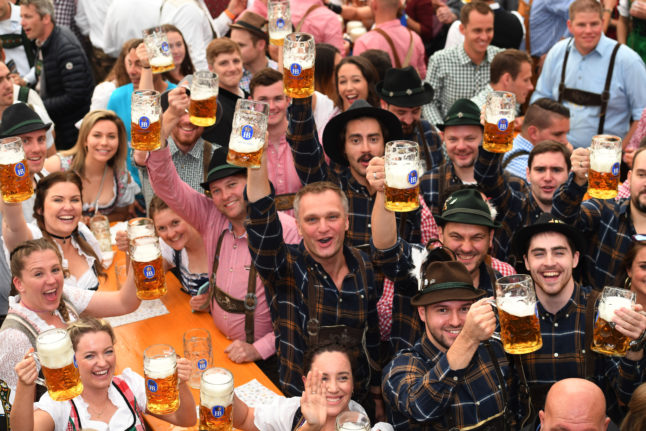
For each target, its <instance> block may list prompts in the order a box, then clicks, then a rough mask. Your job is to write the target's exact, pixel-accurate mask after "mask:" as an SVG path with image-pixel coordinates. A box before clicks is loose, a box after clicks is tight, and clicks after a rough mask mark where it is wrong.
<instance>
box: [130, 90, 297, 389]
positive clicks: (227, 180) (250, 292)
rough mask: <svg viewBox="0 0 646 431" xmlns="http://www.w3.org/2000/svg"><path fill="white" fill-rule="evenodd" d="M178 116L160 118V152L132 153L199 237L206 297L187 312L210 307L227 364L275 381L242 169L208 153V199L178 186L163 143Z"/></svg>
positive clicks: (289, 221) (221, 151)
mask: <svg viewBox="0 0 646 431" xmlns="http://www.w3.org/2000/svg"><path fill="white" fill-rule="evenodd" d="M181 95H183V96H184V97H186V95H185V94H183V93H182V94H181ZM172 105H173V104H172V103H171V106H172ZM183 115H184V111H183V110H174V109H172V108H171V109H169V110H168V111H167V112H166V113H164V119H163V123H162V124H163V127H162V142H164V144H163V145H162V149H160V150H158V151H152V152H150V153H140V152H138V151H135V157H138V158H139V157H140V159H144V160H145V163H146V166H147V168H148V175H149V178H150V184H151V185H152V187H153V190H154V191H155V193H156V194H157V196H159V197H160V198H161V199H162V200H163V201H164V202H166V204H168V206H169V207H170V208H171V209H173V211H175V212H177V214H180V215H181V216H182V218H184V219H185V220H186V221H188V222H189V223H190V224H191V225H193V227H195V229H197V230H198V232H200V234H202V237H203V238H204V244H205V248H206V258H207V259H208V262H213V264H212V266H211V267H210V269H209V276H210V289H209V293H207V294H202V295H197V296H195V297H193V298H192V299H191V307H192V308H193V309H196V310H199V309H201V308H203V307H208V306H209V305H210V307H211V316H212V317H213V321H214V323H215V325H216V326H217V327H218V329H220V330H221V331H222V332H223V333H224V334H225V335H226V336H227V337H229V338H230V339H232V340H234V341H233V343H232V344H231V345H229V346H228V347H227V348H226V350H225V352H226V353H227V354H228V356H229V359H231V360H232V361H234V362H237V363H242V362H250V361H256V363H257V365H258V366H259V367H260V368H261V369H262V370H263V371H264V372H265V373H266V374H268V375H269V376H270V378H275V376H276V374H277V369H278V366H277V364H276V362H275V360H276V359H275V356H274V352H275V348H276V347H275V338H274V332H273V329H272V325H271V316H270V314H269V307H268V305H267V301H266V297H265V293H264V286H263V284H262V282H261V280H260V278H259V277H257V276H256V272H255V270H254V268H253V266H252V265H251V256H250V254H249V249H248V245H247V237H246V234H245V227H244V219H245V217H246V203H245V200H244V197H243V195H242V193H243V190H244V188H245V186H246V183H247V179H246V175H245V173H246V169H244V168H240V167H238V166H233V165H230V164H228V163H227V162H226V155H227V150H226V149H225V148H218V149H216V150H215V151H214V152H213V157H212V159H211V164H210V166H209V170H208V175H207V177H206V181H204V182H202V183H201V184H200V186H201V187H202V188H203V189H204V190H208V191H210V198H209V197H207V196H205V194H204V193H200V192H198V191H196V190H194V189H192V188H191V187H190V186H189V185H188V184H186V183H185V182H184V181H182V180H181V179H180V177H179V175H178V174H177V170H176V168H175V166H174V164H173V160H172V158H171V152H170V146H169V145H168V144H167V143H166V138H167V136H168V134H169V131H170V130H173V128H175V127H177V124H178V123H179V124H181V123H180V119H181V117H182V116H183ZM146 157H147V158H146ZM278 217H279V218H280V220H281V221H282V225H283V232H284V238H285V241H287V242H289V243H293V242H298V241H300V235H298V232H297V230H296V226H295V223H294V219H293V218H292V217H290V216H288V215H285V214H282V213H281V214H279V215H278ZM275 381H277V379H275Z"/></svg>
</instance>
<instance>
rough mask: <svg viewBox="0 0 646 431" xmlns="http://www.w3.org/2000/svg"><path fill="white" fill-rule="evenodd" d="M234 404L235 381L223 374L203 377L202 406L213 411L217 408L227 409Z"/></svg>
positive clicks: (208, 374)
mask: <svg viewBox="0 0 646 431" xmlns="http://www.w3.org/2000/svg"><path fill="white" fill-rule="evenodd" d="M231 403H233V379H232V378H231V376H229V375H227V374H223V373H207V374H203V375H202V384H201V385H200V404H201V405H203V406H204V407H208V408H209V409H212V408H213V407H215V406H223V407H227V406H229V405H230V404H231Z"/></svg>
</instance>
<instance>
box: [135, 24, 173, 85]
mask: <svg viewBox="0 0 646 431" xmlns="http://www.w3.org/2000/svg"><path fill="white" fill-rule="evenodd" d="M143 33H144V45H146V51H147V52H148V59H149V63H150V69H151V71H152V73H154V74H158V73H164V72H168V71H169V70H173V69H175V64H173V55H172V53H171V51H170V46H169V45H168V37H167V36H166V32H165V31H164V30H162V28H161V27H152V28H149V29H146V30H144V31H143Z"/></svg>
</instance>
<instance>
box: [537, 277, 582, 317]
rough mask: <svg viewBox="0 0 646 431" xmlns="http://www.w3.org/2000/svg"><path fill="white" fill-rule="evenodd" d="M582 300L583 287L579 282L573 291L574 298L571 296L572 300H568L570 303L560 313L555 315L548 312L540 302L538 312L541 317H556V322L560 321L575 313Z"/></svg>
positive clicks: (575, 284)
mask: <svg viewBox="0 0 646 431" xmlns="http://www.w3.org/2000/svg"><path fill="white" fill-rule="evenodd" d="M580 299H581V285H580V284H579V283H577V282H574V290H573V291H572V296H570V299H568V302H567V303H566V304H565V305H564V306H563V308H561V309H560V310H559V311H557V312H556V313H555V314H552V313H550V312H549V311H547V310H546V309H545V308H544V307H543V304H541V303H540V302H538V303H537V304H538V310H539V314H540V315H541V316H554V320H560V319H562V318H564V317H567V316H569V315H570V314H571V313H572V312H574V309H575V308H576V306H577V305H578V303H580V302H581V301H580Z"/></svg>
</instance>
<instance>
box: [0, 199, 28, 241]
mask: <svg viewBox="0 0 646 431" xmlns="http://www.w3.org/2000/svg"><path fill="white" fill-rule="evenodd" d="M0 208H1V209H2V237H3V238H4V242H5V244H6V246H7V250H9V252H11V251H13V249H14V248H16V247H17V246H18V244H20V243H21V242H24V241H27V240H30V239H32V234H31V231H30V230H29V227H28V226H27V222H26V221H25V216H24V215H23V213H22V203H11V204H10V203H6V202H4V201H3V200H2V199H0Z"/></svg>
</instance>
